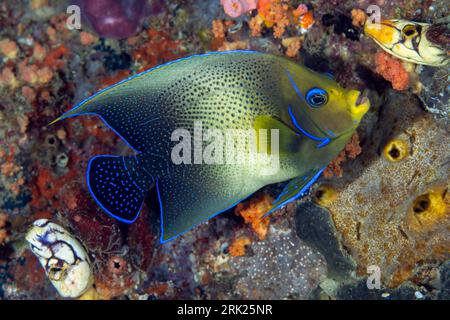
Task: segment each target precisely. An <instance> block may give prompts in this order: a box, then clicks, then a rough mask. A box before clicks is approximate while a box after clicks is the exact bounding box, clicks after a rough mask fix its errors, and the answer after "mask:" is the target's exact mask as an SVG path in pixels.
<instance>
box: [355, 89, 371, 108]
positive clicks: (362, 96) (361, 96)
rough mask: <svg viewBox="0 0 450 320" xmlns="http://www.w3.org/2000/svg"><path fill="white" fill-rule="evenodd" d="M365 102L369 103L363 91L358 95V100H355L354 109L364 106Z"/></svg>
mask: <svg viewBox="0 0 450 320" xmlns="http://www.w3.org/2000/svg"><path fill="white" fill-rule="evenodd" d="M367 102H369V98H368V97H367V92H366V90H365V91H363V92H361V93H360V94H359V96H358V99H356V102H355V105H356V107H358V106H360V105H362V104H366V103H367Z"/></svg>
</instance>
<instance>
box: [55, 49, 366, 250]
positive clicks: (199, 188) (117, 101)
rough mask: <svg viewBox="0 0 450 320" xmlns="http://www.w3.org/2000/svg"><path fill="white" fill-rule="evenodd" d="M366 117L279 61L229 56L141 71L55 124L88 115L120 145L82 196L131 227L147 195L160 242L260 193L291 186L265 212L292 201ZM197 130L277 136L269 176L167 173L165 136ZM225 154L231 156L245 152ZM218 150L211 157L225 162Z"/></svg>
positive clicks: (232, 168) (95, 165)
mask: <svg viewBox="0 0 450 320" xmlns="http://www.w3.org/2000/svg"><path fill="white" fill-rule="evenodd" d="M368 109H369V101H368V99H367V98H365V97H364V95H362V94H361V93H360V92H359V91H356V90H345V89H343V88H342V87H340V86H339V85H338V84H337V83H336V82H335V81H334V80H332V79H331V78H330V77H328V76H326V75H321V74H318V73H315V72H313V71H311V70H309V69H307V68H305V67H303V66H300V65H298V64H296V63H294V62H293V61H290V60H288V59H285V58H282V57H277V56H273V55H269V54H263V53H259V52H254V51H232V52H218V53H208V54H204V55H196V56H192V57H188V58H184V59H181V60H177V61H174V62H170V63H168V64H165V65H162V66H160V67H157V68H154V69H151V70H149V71H146V72H144V73H141V74H139V75H137V76H134V77H132V78H130V79H128V80H125V81H123V82H120V83H118V84H116V85H114V86H112V87H110V88H107V89H105V90H103V91H101V92H99V93H97V94H95V95H94V96H92V97H90V98H89V99H87V100H85V101H83V102H82V103H81V104H80V105H78V106H77V107H75V108H74V109H72V110H71V111H69V112H67V113H65V114H64V115H62V116H61V117H60V118H59V119H57V120H61V119H66V118H69V117H73V116H79V115H96V116H98V117H100V118H101V119H102V120H103V121H104V122H105V123H106V124H107V125H108V126H109V127H110V128H112V129H113V130H114V131H115V132H116V133H117V134H118V135H119V136H120V137H121V138H122V139H123V140H124V141H125V142H127V143H128V145H129V146H130V147H131V148H132V149H133V150H134V151H135V155H133V156H128V157H119V156H108V155H102V156H96V157H94V158H93V159H91V161H90V163H89V167H88V170H87V184H88V187H89V190H90V192H91V194H92V196H93V198H94V199H95V200H96V201H97V203H98V204H99V205H100V207H101V208H103V210H104V211H105V212H107V213H108V214H110V215H112V216H113V217H115V218H117V219H119V220H121V221H123V222H127V223H132V222H133V221H135V220H136V218H137V216H138V214H139V212H140V211H141V207H142V204H143V202H144V198H145V197H146V196H147V194H148V192H149V190H150V189H151V188H152V187H153V186H154V188H155V189H156V193H157V195H158V199H159V202H160V210H161V227H162V230H161V242H166V241H169V240H171V239H173V238H175V237H177V236H178V235H180V234H182V233H184V232H186V231H188V230H190V229H191V228H193V227H194V226H196V225H198V224H200V223H201V222H204V221H206V220H208V219H210V218H212V217H213V216H215V215H217V214H219V213H221V212H223V211H225V210H227V209H230V208H231V207H233V206H234V205H236V204H237V203H239V202H240V201H241V200H243V199H245V198H247V197H248V196H250V195H251V194H252V193H254V192H256V191H257V190H259V189H261V188H262V187H264V186H266V185H269V184H273V183H279V182H282V181H288V180H292V181H291V182H290V183H289V184H288V185H287V186H286V188H285V190H284V191H283V192H282V193H281V194H280V196H279V197H278V199H277V200H276V201H275V202H274V203H273V208H272V210H271V211H273V210H275V209H277V208H279V207H280V206H282V205H283V204H285V203H287V202H289V201H292V200H293V199H296V198H298V197H299V196H300V195H302V194H303V193H304V192H305V191H306V190H307V189H308V188H309V187H310V186H311V185H312V184H313V183H314V181H315V180H316V179H317V178H318V177H319V176H320V174H321V172H322V171H323V169H324V168H325V167H326V166H327V165H328V163H329V162H330V161H331V160H332V159H333V158H335V157H336V156H337V155H338V153H339V152H340V151H341V150H342V149H343V148H344V146H345V145H346V143H347V142H348V140H349V138H350V137H351V135H352V134H353V133H354V131H355V130H356V128H357V126H358V124H359V123H360V121H361V118H362V117H363V116H364V114H365V113H366V112H367V111H368ZM57 120H55V121H57ZM199 121H200V122H201V124H202V130H203V132H205V131H207V130H212V129H215V130H219V131H225V130H227V129H236V130H256V131H258V132H262V131H261V130H264V129H278V131H277V132H279V140H280V141H279V146H280V147H279V149H280V150H279V170H278V172H273V173H272V174H270V170H265V169H267V168H265V167H264V166H263V165H254V164H251V163H249V164H239V165H236V164H232V163H231V164H228V163H223V164H187V163H181V164H175V163H174V162H173V161H172V159H171V152H172V150H173V148H174V146H175V145H177V144H179V141H177V142H174V141H172V140H171V135H172V133H173V132H174V130H176V129H180V128H182V129H184V130H187V131H188V132H190V133H191V134H192V135H193V134H194V133H193V132H194V125H195V123H198V122H199ZM208 143H209V142H204V145H203V146H205V145H208ZM235 147H236V149H234V150H235V152H237V153H240V152H241V153H242V152H247V150H248V149H246V148H247V147H248V146H242V144H239V146H235ZM217 150H219V149H217ZM226 150H227V149H226V148H224V149H223V150H220V151H217V152H220V153H223V156H224V157H225V156H226V152H227V151H226ZM265 165H269V164H265ZM270 165H271V164H270Z"/></svg>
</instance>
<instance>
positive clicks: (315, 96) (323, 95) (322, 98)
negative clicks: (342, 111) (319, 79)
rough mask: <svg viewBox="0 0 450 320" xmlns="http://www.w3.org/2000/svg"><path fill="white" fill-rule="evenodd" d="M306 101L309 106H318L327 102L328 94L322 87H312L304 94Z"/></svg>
mask: <svg viewBox="0 0 450 320" xmlns="http://www.w3.org/2000/svg"><path fill="white" fill-rule="evenodd" d="M306 101H307V102H308V103H309V105H310V106H311V107H313V108H318V107H321V106H323V105H324V104H326V103H327V101H328V94H327V92H326V91H325V90H323V89H320V88H313V89H311V90H309V91H308V93H307V94H306Z"/></svg>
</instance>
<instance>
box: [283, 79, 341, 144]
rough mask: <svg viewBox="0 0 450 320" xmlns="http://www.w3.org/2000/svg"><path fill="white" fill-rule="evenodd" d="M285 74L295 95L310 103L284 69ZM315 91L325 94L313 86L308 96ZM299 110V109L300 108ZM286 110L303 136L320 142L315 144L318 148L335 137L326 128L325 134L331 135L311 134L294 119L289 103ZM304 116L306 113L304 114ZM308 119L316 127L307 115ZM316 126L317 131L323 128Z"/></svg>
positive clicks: (315, 92)
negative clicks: (321, 136)
mask: <svg viewBox="0 0 450 320" xmlns="http://www.w3.org/2000/svg"><path fill="white" fill-rule="evenodd" d="M286 74H287V76H288V78H289V81H290V82H291V84H292V86H293V87H294V90H295V92H296V93H297V95H298V96H299V97H300V98H301V99H302V100H303V101H305V102H306V103H307V104H308V105H310V103H309V102H308V101H307V99H305V97H304V96H303V94H302V93H301V91H300V89H299V88H298V86H297V84H296V83H295V81H294V79H293V78H292V75H291V73H290V72H289V71H288V70H286ZM317 93H320V94H326V92H325V90H323V89H320V88H313V89H311V90H310V91H309V92H308V96H310V95H314V94H317ZM300 108H301V107H300ZM300 110H301V109H300ZM288 111H289V116H290V117H291V121H292V123H293V124H294V126H295V127H296V128H297V129H299V130H300V131H301V132H302V133H303V134H304V135H305V136H307V137H308V138H310V139H312V140H314V141H319V142H320V144H318V145H317V148H318V149H320V148H323V147H325V146H327V145H328V144H329V143H330V142H331V140H332V139H333V138H335V137H336V135H335V134H334V133H333V132H331V130H328V129H327V130H326V131H325V135H327V133H328V134H329V135H330V136H331V137H328V136H327V137H326V138H320V137H316V136H314V135H312V134H311V133H309V132H307V131H306V130H305V129H303V128H302V127H301V126H300V124H299V123H298V121H297V119H296V118H295V116H294V113H293V112H292V106H291V105H289V109H288ZM302 113H304V112H302ZM305 116H306V115H305ZM308 119H309V120H310V121H311V122H312V123H313V124H314V125H315V126H316V127H317V125H316V124H315V123H314V122H313V121H312V119H310V118H309V117H308ZM317 128H318V130H319V131H322V132H323V130H321V129H320V128H319V127H317Z"/></svg>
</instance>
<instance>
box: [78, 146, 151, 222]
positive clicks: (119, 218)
mask: <svg viewBox="0 0 450 320" xmlns="http://www.w3.org/2000/svg"><path fill="white" fill-rule="evenodd" d="M105 157H112V158H121V156H111V155H104V154H103V155H98V156H94V157H92V158H91V159H90V160H89V164H88V168H87V170H86V183H87V186H88V189H89V193H90V194H91V196H92V198H94V200H95V202H96V203H97V204H98V205H99V206H100V208H101V209H102V210H103V211H105V212H106V213H107V214H108V215H109V216H111V217H113V218H114V219H117V220H119V221H120V222H124V223H127V224H132V223H133V222H135V221H136V219H137V218H138V217H139V214H140V213H141V210H142V206H143V205H144V202H142V204H141V208H140V209H139V213H138V214H137V215H136V217H135V218H134V219H133V220H125V219H122V218H121V217H119V216H116V215H114V214H113V213H111V212H110V211H109V210H108V209H106V208H105V207H104V206H103V205H102V204H101V202H100V201H98V199H97V197H96V196H95V194H94V193H93V192H92V189H91V185H90V183H89V171H90V170H91V164H92V162H93V161H94V159H97V158H105Z"/></svg>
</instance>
